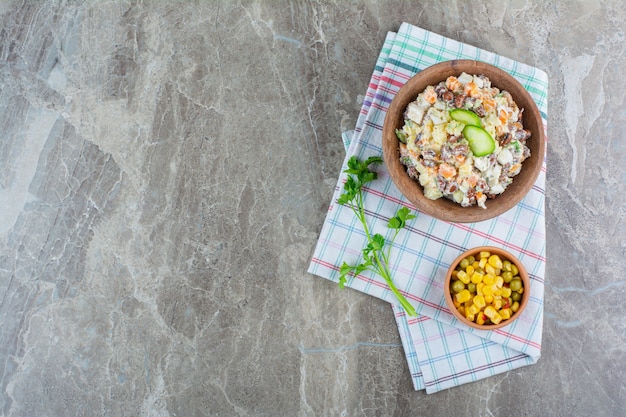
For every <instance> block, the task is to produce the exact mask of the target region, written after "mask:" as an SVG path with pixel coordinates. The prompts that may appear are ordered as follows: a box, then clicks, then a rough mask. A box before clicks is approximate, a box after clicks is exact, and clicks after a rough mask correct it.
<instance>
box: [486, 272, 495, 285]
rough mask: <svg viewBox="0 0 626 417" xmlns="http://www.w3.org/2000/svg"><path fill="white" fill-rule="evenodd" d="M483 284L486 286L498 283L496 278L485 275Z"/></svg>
mask: <svg viewBox="0 0 626 417" xmlns="http://www.w3.org/2000/svg"><path fill="white" fill-rule="evenodd" d="M483 282H484V283H485V285H491V284H493V283H494V282H496V277H495V276H493V275H491V274H485V276H484V277H483Z"/></svg>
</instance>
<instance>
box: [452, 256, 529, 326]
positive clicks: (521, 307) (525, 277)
mask: <svg viewBox="0 0 626 417" xmlns="http://www.w3.org/2000/svg"><path fill="white" fill-rule="evenodd" d="M482 251H487V252H490V253H491V254H492V255H493V254H495V255H498V256H500V258H506V259H507V260H509V261H510V262H513V263H514V264H515V266H516V267H517V269H518V270H519V276H520V278H521V279H522V283H523V284H524V293H523V294H522V299H521V301H520V303H519V309H518V310H517V311H516V312H515V314H513V315H512V316H511V318H510V319H508V320H503V321H501V322H500V323H498V324H490V325H480V324H476V323H474V322H472V321H469V320H468V319H466V318H465V317H463V315H461V313H459V311H458V310H457V309H456V307H455V306H454V303H453V301H452V294H450V280H451V279H452V271H453V270H454V269H455V268H456V266H457V265H458V264H459V262H461V260H462V259H463V258H465V257H466V256H469V255H476V254H477V253H479V252H482ZM443 294H444V297H445V299H446V304H447V305H448V308H449V309H450V312H451V313H452V315H454V317H456V318H457V319H458V320H459V321H461V322H462V323H463V324H465V325H467V326H469V327H472V328H474V329H478V330H496V329H500V328H502V327H505V326H508V325H510V324H511V323H513V322H514V321H515V320H517V319H518V318H519V317H520V315H521V314H522V312H523V311H524V310H525V309H526V306H527V305H528V301H529V299H530V277H529V275H528V271H527V270H526V267H525V266H524V264H523V263H521V262H520V260H519V259H518V258H517V257H516V256H515V255H513V254H512V253H510V252H508V251H506V250H504V249H502V248H498V247H495V246H477V247H475V248H472V249H468V250H466V251H465V252H463V253H462V254H460V255H459V256H457V258H456V259H455V260H454V262H452V264H450V267H449V268H448V272H447V273H446V278H445V280H444V285H443Z"/></svg>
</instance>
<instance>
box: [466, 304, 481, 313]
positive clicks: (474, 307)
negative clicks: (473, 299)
mask: <svg viewBox="0 0 626 417" xmlns="http://www.w3.org/2000/svg"><path fill="white" fill-rule="evenodd" d="M479 311H480V307H478V306H477V305H476V304H472V305H471V306H469V307H467V308H466V309H465V314H467V313H469V314H477V313H478V312H479Z"/></svg>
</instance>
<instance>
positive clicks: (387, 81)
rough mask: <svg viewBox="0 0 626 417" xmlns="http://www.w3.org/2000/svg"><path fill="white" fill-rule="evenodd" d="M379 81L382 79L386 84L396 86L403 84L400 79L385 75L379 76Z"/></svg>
mask: <svg viewBox="0 0 626 417" xmlns="http://www.w3.org/2000/svg"><path fill="white" fill-rule="evenodd" d="M380 81H381V82H382V81H384V82H386V83H388V84H391V85H395V86H396V87H402V86H403V85H404V84H405V83H403V82H401V81H398V80H396V79H394V78H389V77H387V76H385V75H383V76H382V77H380Z"/></svg>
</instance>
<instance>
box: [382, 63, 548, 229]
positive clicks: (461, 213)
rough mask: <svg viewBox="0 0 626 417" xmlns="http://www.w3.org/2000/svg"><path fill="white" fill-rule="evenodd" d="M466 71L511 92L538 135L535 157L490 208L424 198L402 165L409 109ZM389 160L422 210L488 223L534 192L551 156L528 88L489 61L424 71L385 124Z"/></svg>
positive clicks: (395, 102) (449, 218)
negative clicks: (401, 143)
mask: <svg viewBox="0 0 626 417" xmlns="http://www.w3.org/2000/svg"><path fill="white" fill-rule="evenodd" d="M462 72H466V73H468V74H470V75H480V74H483V75H485V76H486V77H488V78H489V80H491V85H492V86H493V87H497V88H499V89H500V90H501V91H502V90H506V91H508V92H509V93H510V94H511V96H512V97H513V100H515V102H516V103H517V105H518V107H519V108H520V109H521V108H523V109H524V113H523V119H522V123H523V125H524V128H525V129H528V130H529V131H530V132H531V134H532V136H531V137H530V139H529V140H528V142H527V143H526V146H528V148H529V149H530V152H531V156H530V157H529V158H528V159H526V160H525V161H524V162H523V164H522V170H521V172H520V173H519V174H518V175H517V176H515V177H513V183H511V184H510V185H509V186H508V187H507V189H506V190H505V191H504V192H503V193H502V194H500V195H498V196H497V197H496V198H494V199H488V200H487V201H486V203H485V204H486V206H487V208H486V209H483V208H481V207H478V206H471V207H462V206H461V205H460V204H457V203H455V202H454V201H452V200H449V199H447V198H440V199H438V200H429V199H428V198H426V197H425V196H424V192H423V189H422V186H421V185H420V184H419V183H418V182H417V181H415V180H414V179H412V178H410V177H409V175H408V173H407V171H406V168H405V166H404V165H402V163H401V162H400V156H399V147H398V143H399V141H398V138H397V136H396V133H395V131H396V129H401V128H402V126H403V125H404V117H403V116H404V111H405V110H406V108H407V106H408V105H409V103H411V102H412V101H414V100H415V99H416V98H417V95H418V94H419V93H421V92H422V91H424V89H425V88H426V87H428V86H429V85H437V84H438V83H439V82H441V81H445V80H446V79H447V78H448V77H449V76H452V75H453V76H459V75H460V74H461V73H462ZM382 141H383V157H384V160H385V164H386V165H387V169H388V171H389V174H390V175H391V178H392V180H393V182H394V183H395V184H396V186H397V187H398V189H399V190H400V192H401V193H402V194H403V195H404V196H405V197H406V198H407V199H408V200H409V201H410V202H411V203H413V204H414V205H415V206H416V207H417V209H418V210H420V211H421V212H423V213H426V214H428V215H430V216H432V217H435V218H437V219H440V220H445V221H450V222H458V223H470V222H479V221H483V220H488V219H491V218H493V217H496V216H499V215H500V214H502V213H504V212H505V211H507V210H509V209H511V208H512V207H513V206H515V205H516V204H517V203H519V202H520V201H521V200H522V199H523V198H524V197H525V196H526V194H528V192H529V191H530V189H531V188H532V186H533V184H534V183H535V181H536V180H537V177H538V176H539V172H540V171H541V166H542V164H543V158H544V155H545V146H546V145H545V137H544V131H543V122H542V121H541V114H540V113H539V109H538V108H537V105H536V104H535V102H534V100H533V99H532V97H531V96H530V94H529V93H528V91H526V89H525V88H524V87H523V86H522V85H521V84H520V83H519V82H518V81H517V80H516V79H515V78H513V77H512V76H511V75H509V74H508V73H506V72H505V71H503V70H501V69H499V68H497V67H494V66H493V65H489V64H486V63H484V62H479V61H472V60H454V61H447V62H442V63H440V64H435V65H433V66H431V67H428V68H426V69H425V70H423V71H421V72H419V73H418V74H416V75H415V76H414V77H412V78H411V79H410V80H409V81H408V82H407V83H406V84H405V85H404V86H402V87H401V88H400V90H399V91H398V93H397V94H396V96H395V97H394V99H393V101H392V102H391V105H390V106H389V109H388V110H387V115H386V116H385V121H384V125H383V139H382Z"/></svg>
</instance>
